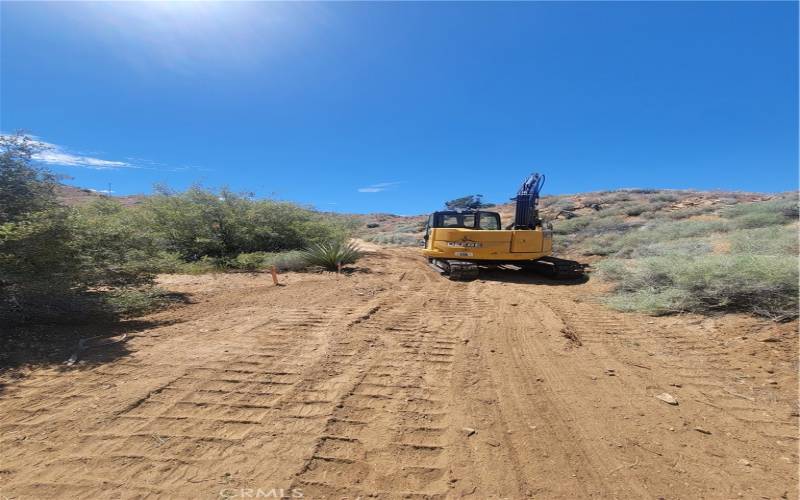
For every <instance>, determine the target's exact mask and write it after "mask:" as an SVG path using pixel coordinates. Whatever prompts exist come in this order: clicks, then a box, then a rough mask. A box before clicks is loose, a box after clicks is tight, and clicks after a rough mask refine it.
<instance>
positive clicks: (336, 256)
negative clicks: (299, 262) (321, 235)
mask: <svg viewBox="0 0 800 500" xmlns="http://www.w3.org/2000/svg"><path fill="white" fill-rule="evenodd" d="M361 257H362V253H361V251H360V250H359V249H358V247H357V246H356V244H355V243H354V242H352V241H345V240H333V241H328V242H322V243H314V244H312V245H311V246H310V247H309V248H308V249H307V250H305V251H304V252H303V258H304V260H305V262H306V264H307V265H308V266H320V267H324V268H325V269H327V270H329V271H335V270H337V268H338V266H339V265H342V266H344V265H347V264H353V263H355V262H356V261H357V260H358V259H360V258H361Z"/></svg>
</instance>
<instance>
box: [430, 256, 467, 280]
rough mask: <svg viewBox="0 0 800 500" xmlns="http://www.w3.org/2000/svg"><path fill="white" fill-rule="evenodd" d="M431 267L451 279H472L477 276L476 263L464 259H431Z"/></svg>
mask: <svg viewBox="0 0 800 500" xmlns="http://www.w3.org/2000/svg"><path fill="white" fill-rule="evenodd" d="M429 264H430V266H431V267H433V269H434V270H436V271H437V272H440V273H442V274H444V275H445V276H447V277H448V278H450V279H451V280H452V281H472V280H474V279H475V278H477V277H478V272H479V269H478V265H477V264H475V263H474V262H469V261H465V260H442V259H431V260H430V261H429Z"/></svg>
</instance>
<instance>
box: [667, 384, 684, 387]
mask: <svg viewBox="0 0 800 500" xmlns="http://www.w3.org/2000/svg"><path fill="white" fill-rule="evenodd" d="M669 385H671V386H672V387H683V384H669Z"/></svg>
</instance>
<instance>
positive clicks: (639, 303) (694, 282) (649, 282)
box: [599, 255, 798, 320]
mask: <svg viewBox="0 0 800 500" xmlns="http://www.w3.org/2000/svg"><path fill="white" fill-rule="evenodd" d="M599 269H600V273H601V276H603V277H604V278H605V279H608V280H610V281H612V282H614V283H616V289H615V292H616V293H615V295H614V297H612V298H611V299H610V300H609V304H611V305H612V306H613V307H616V308H618V309H620V310H626V311H640V312H645V313H649V314H667V313H672V312H698V313H708V312H714V311H740V312H749V313H752V314H756V315H761V316H766V317H770V318H773V319H776V320H782V319H789V318H794V317H797V307H798V302H797V294H798V269H797V258H796V257H795V256H764V255H705V256H698V257H687V256H675V255H671V256H662V257H649V258H644V259H641V260H637V261H628V262H625V263H622V262H620V261H614V260H610V261H605V262H602V263H600V265H599Z"/></svg>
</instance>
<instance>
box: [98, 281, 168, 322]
mask: <svg viewBox="0 0 800 500" xmlns="http://www.w3.org/2000/svg"><path fill="white" fill-rule="evenodd" d="M100 299H101V300H102V301H103V303H104V306H105V307H104V309H106V310H107V311H109V312H110V313H111V314H113V315H115V316H122V317H132V316H141V315H143V314H147V313H149V312H153V311H156V310H158V309H161V308H163V307H165V306H167V305H169V304H171V303H174V302H175V298H174V296H173V294H171V293H169V292H167V291H166V290H163V289H161V288H157V287H144V288H121V289H116V290H112V291H111V292H109V293H106V294H102V295H101V296H100Z"/></svg>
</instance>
